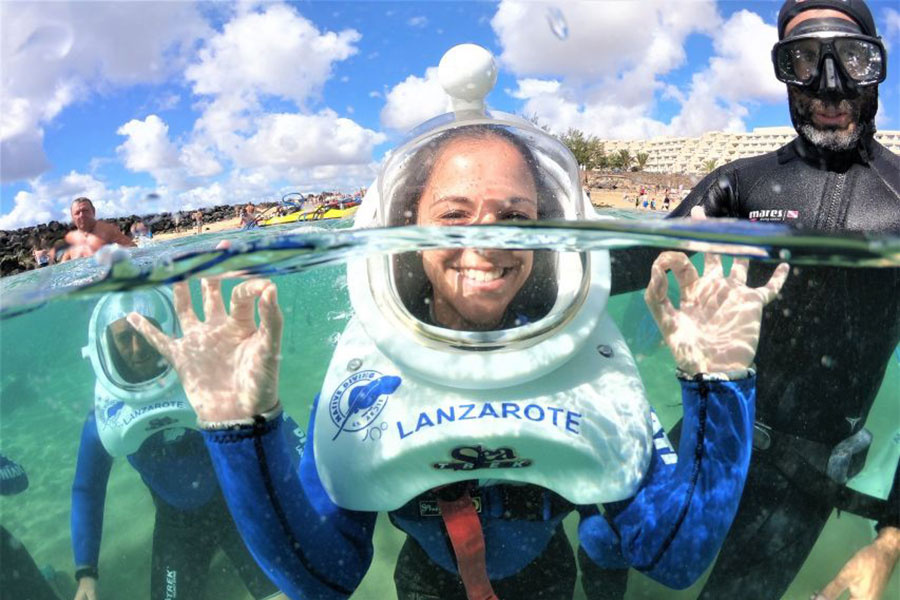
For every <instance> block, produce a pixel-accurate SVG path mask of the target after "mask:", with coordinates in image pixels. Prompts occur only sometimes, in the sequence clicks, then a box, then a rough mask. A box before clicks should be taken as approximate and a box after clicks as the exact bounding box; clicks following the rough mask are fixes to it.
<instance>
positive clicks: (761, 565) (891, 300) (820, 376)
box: [591, 0, 900, 600]
mask: <svg viewBox="0 0 900 600" xmlns="http://www.w3.org/2000/svg"><path fill="white" fill-rule="evenodd" d="M778 37H779V42H778V43H777V44H776V45H775V47H774V48H773V51H772V60H773V66H774V69H775V74H776V77H777V78H778V79H779V80H780V81H782V82H784V83H785V84H787V92H788V103H789V108H790V114H791V119H792V121H793V124H794V128H795V129H796V130H797V134H798V137H796V138H795V139H794V140H793V141H791V142H790V143H789V144H787V145H786V146H784V147H782V148H780V149H779V150H777V151H775V152H770V153H768V154H764V155H761V156H757V157H753V158H746V159H741V160H738V161H736V162H733V163H730V164H727V165H724V166H722V167H719V168H717V169H716V170H714V171H713V172H712V173H710V174H709V175H708V176H707V177H706V178H705V179H704V180H703V181H701V182H700V183H699V184H698V185H696V186H695V187H694V189H693V190H692V191H691V193H690V194H689V195H688V196H687V198H686V199H685V200H684V202H682V204H681V205H680V206H679V207H678V208H677V209H676V210H675V211H674V213H673V214H672V215H671V216H674V217H683V216H687V215H689V214H690V213H691V211H692V210H693V211H696V210H700V211H702V212H705V214H706V215H709V216H711V217H732V218H740V219H750V220H754V221H763V222H778V223H785V224H790V225H793V226H796V227H799V228H805V229H810V230H816V231H824V232H834V233H835V234H840V233H841V232H845V231H857V232H858V231H865V232H870V233H875V234H885V235H894V236H896V235H900V158H898V157H897V155H895V154H892V153H891V152H890V151H889V150H887V149H886V148H885V147H884V146H883V145H881V144H880V143H878V142H877V141H876V140H875V139H874V134H875V115H876V112H877V110H878V86H879V84H880V83H881V82H882V81H884V79H885V77H886V75H887V72H886V59H887V54H886V50H885V47H884V44H883V42H882V41H881V39H880V38H879V37H878V34H877V31H876V28H875V21H874V19H873V17H872V14H871V12H870V11H869V8H868V7H867V5H866V3H865V2H864V1H863V0H805V1H803V0H788V1H786V2H785V3H784V4H783V5H782V7H781V10H780V12H779V15H778ZM614 254H615V255H616V260H615V261H614V265H615V269H614V272H613V293H619V292H625V291H630V290H635V289H640V288H642V287H643V285H644V284H645V283H646V281H647V278H648V276H649V274H650V269H649V265H650V264H651V263H652V261H653V259H654V257H655V256H656V254H658V251H656V250H646V249H641V250H638V251H628V250H624V251H617V252H615V253H614ZM770 272H771V267H770V266H766V265H764V264H761V263H755V264H754V265H752V266H751V269H750V273H749V278H748V280H749V281H750V282H760V281H765V279H766V278H767V277H768V276H769V273H770ZM898 343H900V269H896V268H876V269H867V268H845V267H836V266H804V267H802V268H797V269H795V272H794V274H793V276H792V277H791V278H790V279H789V280H788V283H787V284H786V286H785V288H784V290H783V291H782V294H781V297H780V298H779V299H778V300H776V301H775V302H773V303H772V304H771V305H769V306H768V307H767V308H766V310H765V313H764V316H763V329H762V334H761V339H760V343H759V352H758V354H757V359H756V360H757V365H758V367H759V371H760V375H759V404H758V415H757V423H756V432H755V439H754V449H755V451H754V454H753V461H752V463H751V469H750V475H749V477H748V481H747V489H746V491H745V493H744V497H743V499H742V501H741V508H740V510H739V512H738V515H737V517H736V519H735V523H734V525H733V527H732V529H731V532H730V533H729V535H728V538H727V539H726V541H725V544H724V546H723V548H722V551H721V553H720V554H719V558H718V560H717V562H716V566H715V567H714V569H713V570H712V573H711V575H710V577H709V580H708V581H707V583H706V585H705V587H704V588H703V591H702V593H701V595H700V597H701V598H704V599H707V598H708V599H718V598H754V599H760V600H765V599H767V598H771V599H777V598H781V597H782V595H783V594H784V593H785V590H787V589H788V586H789V585H790V584H791V582H792V580H793V579H794V577H795V575H796V574H797V572H798V571H799V570H800V567H801V566H802V565H803V563H804V561H805V560H806V558H807V556H808V555H809V553H810V551H811V550H812V548H813V545H814V544H815V542H816V540H817V539H818V538H819V535H820V533H821V531H822V529H823V528H824V526H825V523H826V522H827V521H828V518H829V516H830V515H831V514H832V512H833V510H834V509H835V508H837V509H839V510H845V511H848V512H852V513H856V514H859V515H862V516H865V517H867V518H870V519H872V520H873V521H875V522H876V524H877V525H876V528H877V532H878V533H877V539H876V541H875V543H873V545H872V546H870V548H869V551H868V552H867V556H870V557H871V556H873V555H877V557H878V558H877V560H869V561H856V562H854V563H853V564H854V565H855V567H854V568H853V569H850V570H849V571H847V572H846V573H842V577H841V578H840V579H841V581H842V582H844V583H847V584H848V585H852V587H854V588H855V589H867V590H870V592H869V593H867V594H866V596H865V597H866V598H877V597H878V596H880V594H881V592H882V591H883V590H884V588H885V586H886V585H887V581H888V579H889V577H890V572H891V569H892V567H893V564H894V563H896V561H897V556H898V555H900V502H897V501H896V500H895V501H893V502H883V501H880V500H879V499H878V498H875V497H872V496H869V495H866V494H861V493H859V492H856V491H854V490H853V489H851V488H849V487H847V486H846V483H847V481H848V480H849V479H850V478H852V477H853V476H854V475H855V474H856V473H858V472H859V471H860V469H861V468H862V466H863V464H864V463H865V458H866V452H867V449H868V446H869V443H870V441H871V434H869V432H868V430H866V429H865V424H866V418H867V416H868V414H869V411H870V409H871V408H872V404H873V402H874V400H875V397H876V395H877V393H878V391H879V388H880V386H881V383H882V380H883V378H884V374H885V370H886V367H887V365H888V364H889V362H890V361H891V356H892V354H893V352H894V350H895V348H896V347H897V345H898ZM894 398H896V395H895V396H894ZM892 468H895V467H894V466H893V465H885V466H884V470H885V474H886V475H887V476H888V477H889V476H890V469H892ZM884 565H890V568H888V567H885V566H884ZM822 575H823V580H822V583H823V587H826V589H829V590H830V592H829V593H831V592H833V586H831V585H828V586H825V584H826V583H827V579H826V578H825V576H826V574H824V573H823V574H822ZM591 576H592V577H594V578H595V579H596V581H597V588H598V589H602V590H607V591H608V590H610V589H611V588H612V587H613V586H615V585H621V593H620V594H619V596H618V597H621V596H622V595H623V594H624V581H625V576H626V575H625V573H624V572H619V573H616V574H613V573H606V574H603V575H601V574H593V575H591ZM847 577H852V578H853V581H852V582H848V581H847ZM615 582H619V583H618V584H617V583H615ZM598 594H599V593H598ZM597 597H598V598H599V597H605V596H601V595H598V596H597Z"/></svg>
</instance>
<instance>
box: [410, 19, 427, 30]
mask: <svg viewBox="0 0 900 600" xmlns="http://www.w3.org/2000/svg"><path fill="white" fill-rule="evenodd" d="M406 24H407V25H409V26H410V27H415V28H417V29H422V28H423V27H426V26H427V25H428V17H423V16H418V17H410V18H409V19H408V20H407V21H406Z"/></svg>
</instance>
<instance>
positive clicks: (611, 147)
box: [603, 127, 900, 175]
mask: <svg viewBox="0 0 900 600" xmlns="http://www.w3.org/2000/svg"><path fill="white" fill-rule="evenodd" d="M796 135H797V133H796V132H795V131H794V128H793V127H757V128H756V129H754V130H753V131H750V132H747V133H726V132H724V131H710V132H707V133H704V134H703V135H701V136H700V137H693V138H689V137H658V138H653V139H652V140H603V144H604V150H605V152H606V153H607V154H614V153H616V152H618V151H619V150H628V152H629V154H631V156H632V158H634V157H635V156H637V155H638V154H639V153H642V152H646V153H647V155H648V156H649V158H648V160H647V164H646V166H645V167H644V170H645V171H650V172H653V173H684V174H689V175H690V174H697V173H705V172H706V170H707V169H706V168H705V167H706V165H707V162H708V161H711V160H714V161H716V166H717V167H718V166H721V165H724V164H725V163H729V162H731V161H733V160H737V159H739V158H744V157H747V156H756V155H758V154H764V153H766V152H771V151H772V150H777V149H778V148H780V147H781V146H784V145H785V144H787V143H788V142H789V141H791V140H792V139H794V137H795V136H796ZM875 139H876V140H878V141H879V142H881V143H882V144H884V145H885V146H886V147H887V149H888V150H890V151H891V152H893V153H895V154H900V131H879V132H878V133H876V134H875ZM632 164H633V163H632Z"/></svg>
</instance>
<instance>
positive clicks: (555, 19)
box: [547, 6, 569, 40]
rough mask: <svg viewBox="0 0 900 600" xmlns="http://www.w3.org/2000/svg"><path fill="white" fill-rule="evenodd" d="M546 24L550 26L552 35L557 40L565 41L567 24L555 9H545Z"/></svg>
mask: <svg viewBox="0 0 900 600" xmlns="http://www.w3.org/2000/svg"><path fill="white" fill-rule="evenodd" d="M547 24H548V25H550V31H552V32H553V35H555V36H556V37H558V38H559V39H561V40H566V39H567V38H568V37H569V24H568V23H566V18H565V17H564V16H563V13H562V11H561V10H560V9H558V8H557V7H555V6H551V7H549V8H548V9H547Z"/></svg>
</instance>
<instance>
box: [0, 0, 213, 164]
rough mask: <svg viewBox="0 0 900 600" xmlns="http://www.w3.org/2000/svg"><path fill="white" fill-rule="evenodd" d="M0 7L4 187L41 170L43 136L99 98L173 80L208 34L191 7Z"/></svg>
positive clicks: (12, 4)
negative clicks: (70, 111) (68, 111)
mask: <svg viewBox="0 0 900 600" xmlns="http://www.w3.org/2000/svg"><path fill="white" fill-rule="evenodd" d="M124 6H125V5H121V4H117V3H99V4H92V5H91V6H90V10H85V7H84V5H80V4H78V3H56V2H54V3H46V2H3V3H0V66H2V68H0V70H2V72H3V76H2V80H0V81H2V83H0V98H2V101H0V113H2V114H3V115H4V116H3V125H2V128H0V129H2V133H0V145H2V155H3V160H2V168H0V178H2V180H3V181H4V182H7V181H13V180H18V179H25V178H29V177H34V176H36V175H38V174H39V173H41V172H42V171H44V170H45V169H47V168H48V167H49V163H48V161H47V159H46V156H45V154H44V151H43V147H42V145H43V129H44V127H45V126H46V125H47V124H48V123H50V122H52V121H53V120H54V119H55V118H56V117H57V116H58V115H59V114H60V112H62V111H63V110H64V109H65V108H66V107H67V106H69V105H71V104H72V103H73V102H77V101H79V100H82V99H86V98H89V97H91V96H92V95H93V94H95V93H97V92H98V91H104V90H107V89H109V88H111V87H120V86H127V85H133V84H136V83H157V82H160V81H163V80H164V79H165V78H166V77H168V76H171V75H172V74H174V73H176V72H178V70H179V69H180V68H181V67H182V66H183V65H184V59H185V56H186V53H187V51H188V50H189V49H190V47H191V45H192V44H193V42H194V41H195V40H197V39H199V38H200V37H202V36H203V35H205V34H206V33H207V32H208V28H207V26H206V24H205V23H204V22H203V20H202V18H201V17H200V15H199V13H198V12H197V10H196V6H195V5H192V4H187V3H151V2H136V3H129V4H128V5H127V9H123V7H124Z"/></svg>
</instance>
